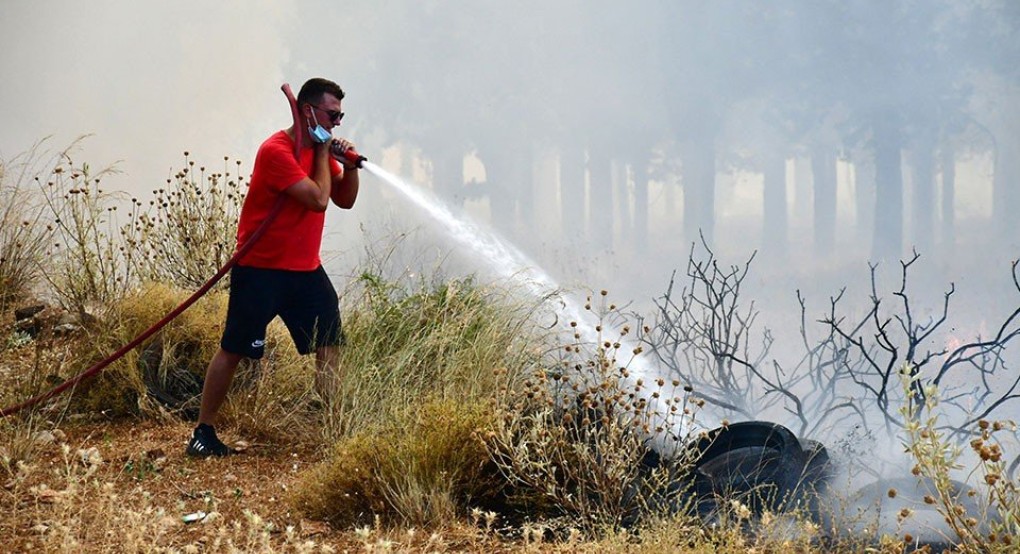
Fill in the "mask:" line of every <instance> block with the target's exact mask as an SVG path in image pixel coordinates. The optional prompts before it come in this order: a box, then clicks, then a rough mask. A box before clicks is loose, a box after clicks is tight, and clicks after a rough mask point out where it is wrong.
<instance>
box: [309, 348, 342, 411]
mask: <svg viewBox="0 0 1020 554" xmlns="http://www.w3.org/2000/svg"><path fill="white" fill-rule="evenodd" d="M339 386H340V348H339V347H336V346H320V347H319V348H317V349H316V350H315V390H316V392H318V393H319V397H320V398H322V401H323V402H324V403H327V404H329V403H331V402H332V401H333V400H334V397H335V396H336V394H337V389H338V388H339Z"/></svg>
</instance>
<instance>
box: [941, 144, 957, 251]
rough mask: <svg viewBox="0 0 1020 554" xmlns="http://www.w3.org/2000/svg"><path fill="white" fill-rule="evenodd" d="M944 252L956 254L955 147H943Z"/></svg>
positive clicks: (947, 145) (949, 145)
mask: <svg viewBox="0 0 1020 554" xmlns="http://www.w3.org/2000/svg"><path fill="white" fill-rule="evenodd" d="M942 251H943V253H944V254H945V255H947V256H953V255H955V253H956V155H955V152H954V150H953V146H952V145H951V144H949V143H948V141H947V143H946V144H944V145H943V146H942Z"/></svg>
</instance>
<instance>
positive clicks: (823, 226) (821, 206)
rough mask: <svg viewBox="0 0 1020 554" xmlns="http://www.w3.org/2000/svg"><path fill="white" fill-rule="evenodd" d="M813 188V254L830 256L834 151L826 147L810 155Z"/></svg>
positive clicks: (833, 224) (833, 235)
mask: <svg viewBox="0 0 1020 554" xmlns="http://www.w3.org/2000/svg"><path fill="white" fill-rule="evenodd" d="M811 177H812V184H813V188H814V197H815V202H814V237H815V242H814V244H815V254H816V255H817V256H819V257H828V256H831V255H832V253H833V252H834V251H835V248H836V153H835V152H833V151H832V149H830V148H827V147H824V146H822V147H819V148H816V149H815V152H814V154H813V155H812V156H811Z"/></svg>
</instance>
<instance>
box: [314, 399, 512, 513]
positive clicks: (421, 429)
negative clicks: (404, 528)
mask: <svg viewBox="0 0 1020 554" xmlns="http://www.w3.org/2000/svg"><path fill="white" fill-rule="evenodd" d="M490 412H491V409H490V408H489V407H487V406H486V405H485V404H481V403H478V401H475V403H467V404H465V403H463V402H462V401H460V400H458V399H446V400H440V399H436V400H431V401H426V402H422V403H421V404H420V405H418V406H413V407H408V409H406V410H404V412H403V414H402V415H401V416H400V417H396V418H394V419H392V420H389V421H387V422H385V423H383V424H382V425H380V426H379V427H376V428H370V429H365V430H363V431H362V432H360V433H357V434H355V435H353V436H351V437H350V438H346V439H342V440H340V441H339V442H338V443H337V444H336V446H334V447H333V451H332V453H331V454H330V455H329V456H328V457H327V459H326V460H325V461H324V462H323V463H322V464H320V465H319V466H317V467H316V468H314V469H313V470H312V471H310V472H308V474H307V475H306V476H305V477H304V478H303V479H302V482H301V484H300V486H299V487H298V489H297V491H296V494H295V497H294V503H295V505H296V506H297V507H298V508H299V509H300V510H302V511H304V512H306V513H307V514H309V516H311V517H314V518H317V519H324V520H327V521H330V522H332V523H334V524H336V525H339V526H349V525H352V524H365V523H367V522H370V521H371V520H372V518H373V517H377V516H380V515H382V516H387V518H386V520H387V522H391V521H392V522H396V523H401V524H403V525H411V526H430V527H435V526H438V525H441V524H444V523H446V522H448V521H451V520H453V519H455V518H456V517H457V516H463V515H465V511H466V510H465V507H467V506H472V505H478V503H486V502H491V500H492V498H493V497H494V496H495V495H496V494H498V492H499V488H500V487H499V484H498V482H497V480H496V479H495V475H494V470H493V468H492V467H491V465H490V464H489V458H488V453H487V452H486V449H485V445H484V443H483V442H482V439H481V437H480V435H481V434H483V433H484V431H485V430H484V428H479V426H483V425H485V424H486V422H488V421H491V414H490Z"/></svg>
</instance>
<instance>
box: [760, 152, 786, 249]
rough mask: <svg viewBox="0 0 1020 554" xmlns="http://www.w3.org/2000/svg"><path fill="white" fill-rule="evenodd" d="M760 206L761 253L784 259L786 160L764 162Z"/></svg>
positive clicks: (771, 158)
mask: <svg viewBox="0 0 1020 554" xmlns="http://www.w3.org/2000/svg"><path fill="white" fill-rule="evenodd" d="M763 178H764V181H765V182H764V188H765V190H764V191H763V192H764V194H763V202H764V206H762V211H763V215H762V243H761V249H762V253H764V254H766V255H768V256H770V257H785V256H786V250H787V236H786V228H787V216H786V158H785V157H784V156H782V155H776V156H770V157H769V158H768V159H767V160H766V161H765V170H764V172H763Z"/></svg>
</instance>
